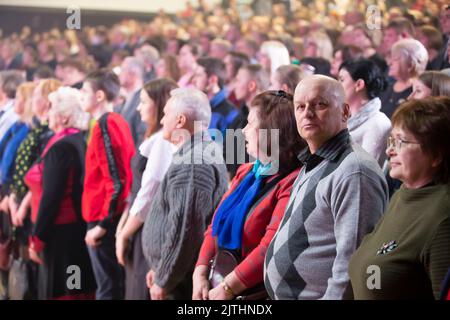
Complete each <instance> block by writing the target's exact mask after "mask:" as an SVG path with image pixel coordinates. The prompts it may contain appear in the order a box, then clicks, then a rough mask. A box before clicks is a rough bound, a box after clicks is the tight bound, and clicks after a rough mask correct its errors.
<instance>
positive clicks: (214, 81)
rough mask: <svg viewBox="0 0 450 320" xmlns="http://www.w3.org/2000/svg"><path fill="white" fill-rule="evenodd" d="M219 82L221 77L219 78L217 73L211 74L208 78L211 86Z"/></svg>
mask: <svg viewBox="0 0 450 320" xmlns="http://www.w3.org/2000/svg"><path fill="white" fill-rule="evenodd" d="M218 82H219V78H218V77H217V76H216V75H215V74H213V75H211V76H210V77H209V78H208V84H209V85H210V86H214V85H217V84H218Z"/></svg>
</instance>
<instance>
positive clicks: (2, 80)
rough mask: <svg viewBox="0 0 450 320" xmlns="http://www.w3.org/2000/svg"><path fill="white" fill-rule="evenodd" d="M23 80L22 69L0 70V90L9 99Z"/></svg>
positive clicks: (13, 96)
mask: <svg viewBox="0 0 450 320" xmlns="http://www.w3.org/2000/svg"><path fill="white" fill-rule="evenodd" d="M23 82H25V77H24V75H23V72H22V71H19V70H6V71H0V86H1V90H2V91H3V92H4V93H5V95H6V96H7V97H8V98H9V99H14V98H15V97H16V91H17V88H18V87H19V86H20V85H21V84H22V83H23Z"/></svg>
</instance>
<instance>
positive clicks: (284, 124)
mask: <svg viewBox="0 0 450 320" xmlns="http://www.w3.org/2000/svg"><path fill="white" fill-rule="evenodd" d="M292 99H293V98H292V95H290V94H287V93H285V92H284V91H266V92H263V93H261V94H259V95H257V96H256V97H255V99H254V100H253V102H252V105H251V108H250V112H249V115H248V124H247V126H246V127H245V128H244V129H243V133H244V136H245V140H246V149H247V152H248V154H249V155H250V156H252V157H254V158H256V161H255V162H254V163H249V164H244V165H242V166H241V167H240V168H239V170H238V171H237V174H236V176H235V177H234V179H233V180H232V181H231V185H230V189H229V190H228V192H227V193H226V194H225V195H224V196H223V198H222V201H221V202H220V204H219V206H218V208H217V209H216V212H215V214H214V217H213V220H212V223H211V225H210V226H209V228H208V230H207V231H206V233H205V239H204V241H203V245H202V247H201V250H200V254H199V257H198V260H197V264H196V268H195V271H194V275H193V294H192V298H193V299H201V300H208V299H211V300H213V299H214V300H216V299H218V300H231V299H234V298H235V297H236V296H239V295H241V294H242V293H243V292H244V291H246V292H248V290H247V289H252V288H255V287H259V286H260V285H261V284H262V283H263V266H264V256H265V254H266V250H267V247H268V245H269V243H270V241H271V240H272V238H273V236H274V235H275V232H276V230H277V229H278V225H279V223H280V221H281V219H282V217H283V214H284V210H285V207H286V205H287V203H288V200H289V195H290V191H291V188H292V185H293V183H294V181H295V179H296V178H297V175H298V172H299V170H300V166H301V163H300V162H299V160H298V159H297V154H298V153H299V152H300V150H301V149H303V148H304V147H305V143H304V141H303V140H302V139H301V138H300V136H299V134H298V133H297V126H296V122H295V116H294V106H293V101H292ZM274 130H277V131H274ZM277 133H278V135H277ZM274 137H277V138H276V139H274ZM224 250H226V251H228V252H231V253H233V255H234V256H236V257H237V260H238V261H239V264H238V265H237V266H236V267H235V268H234V270H233V271H231V272H230V273H229V274H227V275H226V276H225V277H224V279H223V281H222V282H221V283H220V285H217V286H216V287H212V285H211V283H210V281H209V279H208V278H209V272H210V268H211V265H210V262H211V261H212V260H214V258H215V257H216V256H217V254H218V253H221V252H224ZM215 263H216V266H215V267H216V268H220V267H221V266H218V265H217V263H220V261H219V260H218V259H216V261H215Z"/></svg>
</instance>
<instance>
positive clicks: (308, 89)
mask: <svg viewBox="0 0 450 320" xmlns="http://www.w3.org/2000/svg"><path fill="white" fill-rule="evenodd" d="M334 91H335V90H333V87H332V86H330V85H329V84H327V83H324V82H320V81H314V82H313V81H310V82H304V83H302V82H301V83H300V84H299V85H298V86H297V88H296V89H295V93H294V103H299V102H303V103H306V102H310V101H313V100H315V99H325V100H327V101H328V102H329V103H333V104H334V103H335V102H336V101H335V100H336V92H334Z"/></svg>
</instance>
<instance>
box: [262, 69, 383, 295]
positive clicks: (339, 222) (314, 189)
mask: <svg viewBox="0 0 450 320" xmlns="http://www.w3.org/2000/svg"><path fill="white" fill-rule="evenodd" d="M344 97H345V94H344V90H343V87H342V85H341V84H340V83H339V82H338V81H337V80H334V79H332V78H329V77H326V76H321V75H313V76H310V77H307V78H305V79H304V80H302V81H300V83H299V84H298V85H297V88H296V89H295V95H294V108H295V118H296V121H297V129H298V132H299V134H300V136H301V137H302V138H303V139H305V140H306V142H307V144H308V147H306V148H305V149H304V150H303V151H302V152H301V153H300V154H299V159H300V160H301V161H302V162H303V164H304V166H303V167H302V170H301V171H300V173H299V176H298V177H297V180H296V181H295V183H294V186H293V188H292V192H291V196H290V199H289V202H288V205H287V207H286V212H285V214H284V217H283V220H282V222H281V224H280V226H279V228H278V231H277V233H276V235H275V237H274V238H273V240H272V242H271V244H270V245H269V248H268V250H267V254H266V261H265V285H266V288H267V291H268V293H269V295H270V297H271V298H273V299H292V300H294V299H335V300H339V299H345V298H350V297H351V295H348V294H350V293H351V290H349V284H350V282H349V276H348V272H347V269H348V262H349V259H350V256H351V255H352V253H353V252H354V251H355V250H356V249H357V247H358V246H359V244H360V243H361V240H362V238H363V237H364V235H366V234H367V233H369V232H370V231H372V229H373V227H374V226H375V224H376V223H377V221H378V220H379V218H380V217H381V214H382V213H383V212H384V210H385V208H386V204H387V197H388V190H387V184H386V181H385V178H384V175H383V172H382V171H381V169H380V167H379V166H378V163H377V162H376V161H375V159H373V158H372V157H371V156H370V155H369V154H368V153H366V152H365V151H364V150H363V149H362V148H361V147H360V146H358V145H357V144H354V143H353V142H352V140H351V138H350V135H349V133H348V130H347V119H348V117H349V115H350V114H349V107H348V105H347V104H346V103H344Z"/></svg>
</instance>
